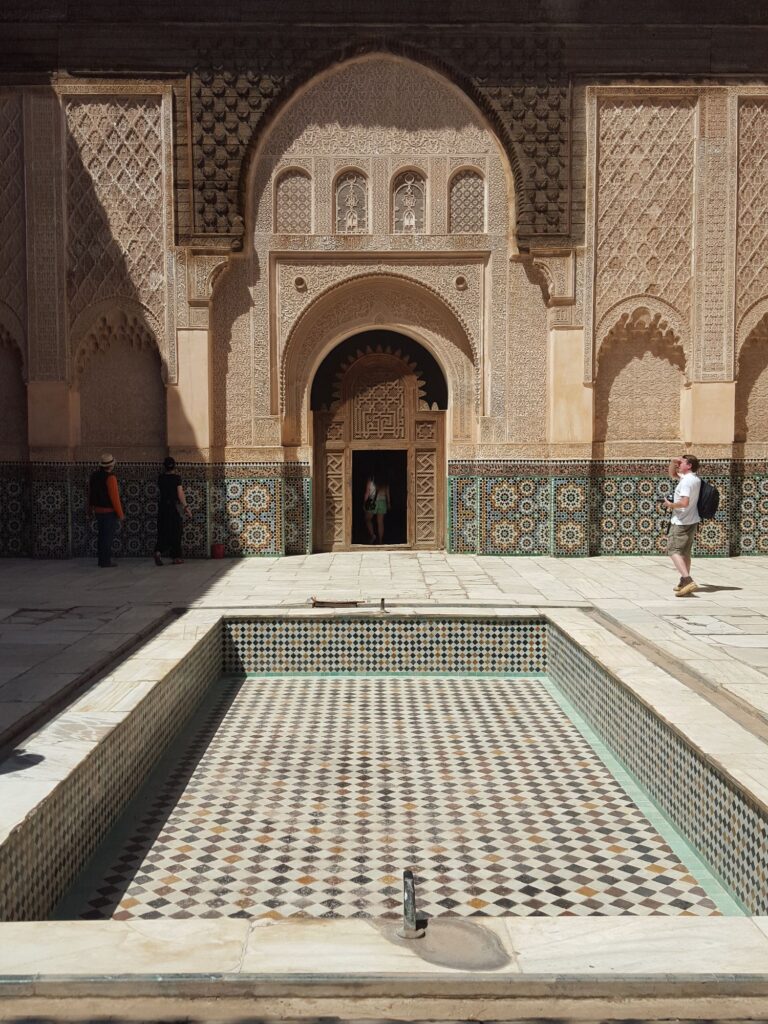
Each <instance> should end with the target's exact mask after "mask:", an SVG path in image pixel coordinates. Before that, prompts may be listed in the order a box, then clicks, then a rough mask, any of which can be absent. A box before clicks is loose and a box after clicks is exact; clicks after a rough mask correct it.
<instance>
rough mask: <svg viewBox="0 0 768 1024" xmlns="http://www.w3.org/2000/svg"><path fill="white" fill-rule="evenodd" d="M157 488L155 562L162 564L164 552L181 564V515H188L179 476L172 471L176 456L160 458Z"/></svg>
mask: <svg viewBox="0 0 768 1024" xmlns="http://www.w3.org/2000/svg"><path fill="white" fill-rule="evenodd" d="M157 488H158V490H159V491H160V495H159V498H158V504H157V541H156V542H155V565H163V564H164V563H163V558H162V556H163V555H164V554H165V553H166V552H168V554H169V555H170V556H171V558H172V559H173V564H174V565H181V563H182V562H183V561H184V559H183V558H182V557H181V534H182V531H183V529H184V520H183V518H182V517H183V516H191V515H192V512H191V510H190V507H189V505H188V504H187V498H186V495H185V494H184V488H183V487H182V485H181V477H180V476H179V474H178V473H177V472H176V459H173V458H171V456H170V455H169V456H168V457H167V458H166V459H164V460H163V472H162V473H161V474H160V475H159V476H158V478H157Z"/></svg>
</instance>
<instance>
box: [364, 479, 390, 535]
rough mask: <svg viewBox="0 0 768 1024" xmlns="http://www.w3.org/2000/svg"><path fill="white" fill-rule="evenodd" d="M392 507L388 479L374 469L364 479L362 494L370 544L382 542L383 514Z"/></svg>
mask: <svg viewBox="0 0 768 1024" xmlns="http://www.w3.org/2000/svg"><path fill="white" fill-rule="evenodd" d="M391 507H392V504H391V501H390V494H389V481H388V480H387V478H386V476H385V475H384V473H383V472H382V471H381V470H376V471H374V472H373V473H372V474H371V475H370V476H369V477H368V480H367V481H366V484H365V493H364V494H363V511H364V513H365V528H366V530H367V531H368V540H369V541H370V543H371V544H375V543H376V542H377V541H378V543H379V544H383V543H384V516H385V515H386V514H387V512H389V510H390V508H391ZM374 516H376V532H375V533H374V529H373V517H374Z"/></svg>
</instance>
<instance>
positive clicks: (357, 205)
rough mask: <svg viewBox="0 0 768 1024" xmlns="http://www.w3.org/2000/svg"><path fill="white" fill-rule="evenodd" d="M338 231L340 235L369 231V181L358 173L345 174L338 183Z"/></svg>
mask: <svg viewBox="0 0 768 1024" xmlns="http://www.w3.org/2000/svg"><path fill="white" fill-rule="evenodd" d="M336 231H337V233H338V234H340V235H360V234H365V233H366V232H367V231H368V181H367V179H366V178H365V176H364V175H362V174H359V173H358V172H357V171H349V172H348V173H347V174H343V175H342V176H341V177H340V178H339V180H338V181H337V182H336Z"/></svg>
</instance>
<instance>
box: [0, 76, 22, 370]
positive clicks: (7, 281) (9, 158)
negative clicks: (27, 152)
mask: <svg viewBox="0 0 768 1024" xmlns="http://www.w3.org/2000/svg"><path fill="white" fill-rule="evenodd" d="M25 221H26V210H25V196H24V127H23V107H22V96H21V93H14V92H2V91H0V224H2V231H0V282H2V287H1V288H0V325H1V326H2V327H3V328H4V330H5V332H7V334H9V335H10V336H11V337H12V338H13V339H14V340H15V342H16V344H17V345H18V346H19V348H20V350H21V351H22V352H24V353H26V322H27V266H26V223H25Z"/></svg>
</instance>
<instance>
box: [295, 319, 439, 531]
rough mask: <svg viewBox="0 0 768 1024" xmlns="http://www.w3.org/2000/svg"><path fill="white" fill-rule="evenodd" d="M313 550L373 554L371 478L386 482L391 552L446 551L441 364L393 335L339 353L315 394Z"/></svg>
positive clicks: (350, 342)
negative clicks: (367, 549) (368, 513)
mask: <svg viewBox="0 0 768 1024" xmlns="http://www.w3.org/2000/svg"><path fill="white" fill-rule="evenodd" d="M311 399H312V400H311V407H312V413H313V419H312V422H313V442H314V459H313V462H314V487H313V495H314V501H313V533H314V544H313V547H314V550H316V551H343V550H349V549H352V548H356V547H361V546H368V545H369V543H370V541H369V536H368V531H367V529H366V524H365V510H364V507H363V500H364V495H365V489H366V482H367V480H368V478H369V477H370V476H371V475H373V476H374V477H375V476H376V475H377V474H378V476H379V477H380V478H381V479H383V480H386V482H387V484H388V485H389V488H390V495H391V509H390V511H389V512H388V513H387V514H386V516H385V518H384V545H385V546H387V547H389V546H392V547H405V548H420V549H437V548H442V547H444V543H445V541H444V537H445V524H444V511H443V509H444V493H445V441H444V430H445V422H444V421H445V408H446V406H447V387H446V384H445V378H444V376H443V374H442V371H441V369H440V367H439V366H438V364H437V362H436V361H435V359H434V358H433V357H432V356H431V355H430V354H429V352H427V350H426V349H424V348H423V346H421V345H420V344H419V343H418V342H416V341H414V340H413V339H411V338H407V337H405V336H403V335H400V334H397V333H396V332H394V331H384V330H379V331H366V332H363V333H362V334H358V335H355V336H354V337H352V338H349V339H347V340H346V341H345V342H342V343H341V344H340V345H338V346H337V347H336V348H335V349H334V350H333V351H332V352H331V353H330V354H329V355H328V356H327V357H326V359H325V360H324V361H323V363H322V364H321V366H320V367H319V369H318V371H317V374H316V375H315V381H314V383H313V386H312V396H311Z"/></svg>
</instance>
